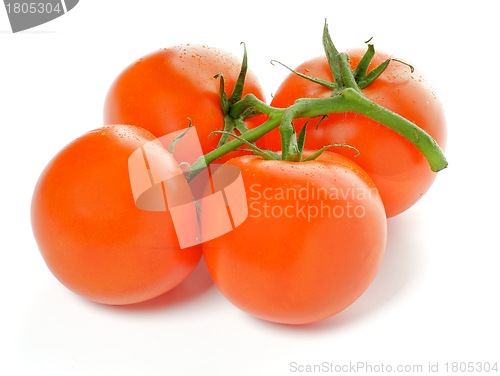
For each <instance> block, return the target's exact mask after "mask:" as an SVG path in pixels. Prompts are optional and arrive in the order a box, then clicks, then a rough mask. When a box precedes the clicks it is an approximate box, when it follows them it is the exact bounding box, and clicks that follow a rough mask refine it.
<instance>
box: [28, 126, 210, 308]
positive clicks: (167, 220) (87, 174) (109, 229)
mask: <svg viewBox="0 0 500 376" xmlns="http://www.w3.org/2000/svg"><path fill="white" fill-rule="evenodd" d="M152 140H156V138H155V137H154V136H153V135H152V134H151V133H150V132H148V131H146V130H144V129H141V128H138V127H134V126H126V125H124V126H111V127H104V128H100V129H97V130H94V131H91V132H88V133H86V134H84V135H83V136H81V137H79V138H77V139H76V140H74V141H72V142H71V143H69V144H68V145H67V146H66V147H64V148H63V149H62V150H61V151H60V152H59V153H58V154H57V155H56V156H55V157H54V158H53V159H52V160H51V161H50V162H49V164H48V165H47V166H46V167H45V169H44V170H43V172H42V174H41V176H40V178H39V180H38V182H37V184H36V187H35V190H34V193H33V198H32V204H31V223H32V228H33V233H34V236H35V239H36V242H37V244H38V247H39V250H40V252H41V255H42V256H43V258H44V260H45V262H46V264H47V266H48V268H49V269H50V271H51V272H52V273H53V274H54V276H55V277H56V278H57V279H58V280H59V281H60V282H61V283H62V284H63V285H65V286H66V287H67V288H69V289H70V290H72V291H73V292H75V293H77V294H79V295H81V296H83V297H85V298H87V299H90V300H92V301H95V302H100V303H106V304H130V303H136V302H140V301H144V300H147V299H150V298H153V297H155V296H158V295H160V294H162V293H164V292H166V291H168V290H170V289H172V288H173V287H175V286H176V285H178V284H179V283H181V282H182V281H183V280H184V279H185V278H186V277H187V276H188V275H189V274H190V273H191V272H192V271H193V270H194V268H195V267H196V265H197V264H198V262H199V260H200V258H201V246H200V245H198V246H194V247H191V248H185V249H180V248H179V242H178V240H177V236H176V232H175V229H174V226H173V223H172V218H171V215H170V213H169V212H168V211H145V210H141V209H139V208H138V207H137V206H136V203H135V201H134V197H133V193H132V188H131V181H130V177H129V167H128V160H129V157H130V155H131V154H132V153H133V152H134V151H135V150H137V149H138V148H140V147H141V146H143V147H144V149H146V148H148V150H151V152H152V153H154V156H155V158H157V159H158V161H159V162H161V163H162V164H163V166H164V168H165V169H166V170H170V171H175V170H176V168H177V167H176V166H177V162H176V161H175V160H174V159H173V157H172V156H171V155H170V154H169V153H168V152H167V151H166V150H165V149H164V148H163V147H162V146H161V145H160V144H159V143H158V141H154V142H153V143H150V141H152ZM146 144H147V145H146ZM144 145H146V146H144ZM150 163H151V162H150ZM184 188H185V187H180V188H179V189H184ZM188 189H189V188H188Z"/></svg>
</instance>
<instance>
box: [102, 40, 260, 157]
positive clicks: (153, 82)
mask: <svg viewBox="0 0 500 376" xmlns="http://www.w3.org/2000/svg"><path fill="white" fill-rule="evenodd" d="M240 65H241V62H240V60H239V59H237V58H236V57H235V56H233V55H232V54H230V53H228V52H225V51H222V50H220V49H217V48H213V47H208V46H200V45H189V44H188V45H179V46H174V47H170V48H165V49H160V50H158V51H155V52H152V53H150V54H148V55H146V56H144V57H143V58H141V59H138V60H137V61H135V62H133V63H132V64H130V65H129V66H128V67H126V68H125V69H124V70H123V71H122V72H121V73H120V74H119V75H118V77H117V78H116V79H115V80H114V82H113V83H112V85H111V87H110V88H109V91H108V93H107V96H106V100H105V104H104V124H108V125H111V124H132V125H136V126H139V127H142V128H144V129H147V130H149V131H150V132H151V133H153V135H155V136H156V137H160V136H163V135H165V134H168V133H171V132H174V131H177V130H180V129H184V128H187V126H188V124H189V121H188V118H190V119H191V120H192V125H193V126H195V127H196V131H197V132H198V136H199V138H200V141H201V144H202V149H203V152H204V153H205V154H206V153H208V152H210V151H212V150H213V149H215V148H216V147H217V144H218V142H219V138H220V135H212V136H211V137H210V138H208V136H209V134H210V133H211V132H213V131H215V130H223V128H224V116H223V113H222V110H221V104H220V100H219V85H220V79H219V78H214V76H215V75H216V74H217V73H222V74H223V76H224V81H225V88H226V93H227V94H228V96H229V95H230V94H231V93H232V90H233V87H234V84H235V82H236V80H237V78H238V75H239V72H240ZM248 93H253V94H254V95H256V96H257V97H258V98H259V99H261V100H263V101H265V97H264V94H263V91H262V89H261V86H260V84H259V82H258V80H257V78H256V76H255V75H254V74H253V73H252V72H251V71H250V70H248V71H247V76H246V79H245V85H244V91H243V96H244V95H246V94H248ZM264 120H265V115H261V116H257V117H254V118H251V119H248V120H247V121H246V122H245V123H246V125H247V126H248V127H249V128H253V127H255V126H257V125H259V124H261V123H262V122H263V121H264ZM241 154H242V152H236V153H233V155H232V156H237V155H241ZM176 157H177V154H176ZM229 158H230V157H224V158H221V160H222V161H224V160H227V159H229ZM177 159H178V160H179V161H180V160H181V159H182V156H181V157H180V158H179V157H177ZM182 160H184V159H182ZM193 162H194V161H193Z"/></svg>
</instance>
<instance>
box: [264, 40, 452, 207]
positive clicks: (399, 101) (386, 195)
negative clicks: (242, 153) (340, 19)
mask: <svg viewBox="0 0 500 376" xmlns="http://www.w3.org/2000/svg"><path fill="white" fill-rule="evenodd" d="M364 52H365V50H363V49H353V50H349V51H347V53H348V55H349V57H350V64H351V67H352V68H353V69H354V68H355V67H356V66H357V65H358V63H359V61H360V59H361V57H362V56H363V54H364ZM392 57H393V56H392V55H389V54H386V53H383V52H376V54H375V57H374V58H373V60H372V63H371V64H370V67H369V69H368V70H369V71H370V70H371V69H373V68H374V67H376V66H378V65H379V64H380V63H382V62H383V61H385V60H386V59H388V58H392ZM296 70H297V71H298V72H301V73H304V74H307V75H309V76H313V77H317V78H321V79H324V80H329V81H333V78H332V74H331V72H330V69H329V66H328V62H327V60H326V58H325V57H318V58H315V59H311V60H309V61H306V62H305V63H303V64H302V65H300V66H299V67H298V68H296ZM362 92H363V94H364V95H365V96H366V97H368V98H369V99H370V100H372V101H373V102H375V103H378V104H380V105H382V106H384V107H386V108H388V109H389V110H391V111H394V112H395V113H397V114H399V115H401V116H403V117H405V118H407V119H408V120H410V121H412V122H414V123H415V124H416V125H418V126H419V127H420V128H422V129H423V130H425V131H426V132H427V133H429V134H430V135H431V136H432V137H433V138H434V139H435V140H436V141H437V143H438V144H439V145H440V147H441V148H442V149H444V148H445V146H446V120H445V116H444V111H443V107H442V105H441V103H440V102H439V100H438V98H437V96H436V94H435V93H434V92H433V90H432V89H431V87H430V86H429V85H428V83H427V82H426V81H425V79H424V78H423V77H422V75H421V74H420V73H419V72H418V71H415V72H414V73H411V72H410V68H409V67H408V66H406V65H404V64H401V63H398V62H395V61H392V62H391V63H390V64H389V67H388V68H387V69H386V70H385V71H384V72H383V73H382V75H381V76H380V77H379V78H377V79H376V80H375V82H373V83H372V84H371V85H370V86H368V87H367V88H365V89H363V91H362ZM330 93H331V91H330V90H329V89H327V88H325V87H323V86H321V85H319V84H316V83H313V82H310V81H308V80H306V79H304V78H301V77H299V76H297V75H295V74H290V75H289V76H288V77H287V78H286V79H285V80H284V81H283V82H282V84H281V85H280V87H279V88H278V90H277V91H276V94H275V95H274V97H273V100H272V103H271V105H272V106H275V107H283V108H284V107H288V106H290V105H292V104H293V102H294V101H295V100H296V99H298V98H325V97H329V96H330ZM306 120H307V119H297V120H296V121H294V124H295V126H296V127H297V128H298V129H300V128H301V127H302V125H303V124H304V123H305V121H306ZM317 123H318V119H313V120H312V121H311V122H310V126H309V127H308V129H307V139H306V146H307V147H308V148H310V149H319V148H321V147H322V146H325V145H328V144H331V143H345V144H348V145H351V146H354V147H355V148H357V149H358V150H359V152H360V154H359V156H358V157H356V158H354V155H355V154H356V152H355V151H353V150H352V149H348V148H341V149H339V150H336V152H338V153H340V154H343V155H345V156H347V157H349V158H352V159H353V160H354V161H355V162H356V163H357V164H359V165H360V166H361V167H362V168H363V169H364V170H365V171H366V172H367V173H368V175H369V176H370V177H371V178H372V180H373V181H374V182H375V185H376V186H377V188H378V189H379V192H380V195H381V197H382V200H383V202H384V205H385V209H386V213H387V217H393V216H395V215H397V214H399V213H402V212H403V211H405V210H407V209H408V208H410V207H411V206H412V205H413V204H415V203H416V202H417V201H418V200H419V199H420V198H421V197H422V196H423V195H424V194H425V193H426V192H427V191H428V189H429V188H430V186H431V185H432V183H433V181H434V179H435V178H436V173H435V172H432V171H431V169H430V168H429V165H428V163H427V161H426V159H425V158H424V156H423V155H422V154H421V153H420V151H419V150H418V149H417V148H416V147H415V146H414V145H413V144H411V143H410V142H409V141H408V140H406V139H404V138H403V137H402V136H400V135H398V134H397V133H396V132H394V131H392V130H390V129H388V128H386V127H385V126H383V125H380V124H378V123H377V122H375V121H373V120H370V119H368V118H366V117H365V116H363V115H359V114H355V113H340V114H329V115H328V118H327V119H325V120H324V121H322V122H321V124H320V126H319V127H318V129H317V130H316V125H317ZM280 142H281V141H280V135H279V132H278V130H274V131H272V132H271V133H269V134H268V135H266V136H265V137H264V143H265V147H267V148H268V149H271V150H273V149H278V148H280V145H281V143H280Z"/></svg>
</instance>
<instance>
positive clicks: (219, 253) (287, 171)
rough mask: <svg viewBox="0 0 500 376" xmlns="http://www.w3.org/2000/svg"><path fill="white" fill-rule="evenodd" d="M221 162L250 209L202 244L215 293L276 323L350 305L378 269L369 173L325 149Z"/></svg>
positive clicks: (378, 206)
mask: <svg viewBox="0 0 500 376" xmlns="http://www.w3.org/2000/svg"><path fill="white" fill-rule="evenodd" d="M226 164H231V165H234V166H237V167H238V168H239V169H240V171H241V174H242V177H243V182H244V187H245V191H246V197H247V204H248V217H247V218H246V220H245V221H244V222H243V223H242V224H241V225H240V226H238V227H236V228H235V229H234V230H233V231H230V232H228V233H226V234H225V235H223V236H222V237H219V238H216V239H214V240H211V241H209V242H206V243H203V253H204V257H205V260H206V262H207V266H208V269H209V271H210V274H211V275H212V278H213V280H214V282H215V284H216V285H217V287H218V288H219V289H220V291H221V292H222V294H223V295H224V296H225V297H226V298H227V299H228V300H229V301H230V302H232V303H233V304H234V305H235V306H236V307H238V308H240V309H242V310H243V311H245V312H247V313H249V314H251V315H254V316H256V317H259V318H261V319H264V320H268V321H272V322H276V323H282V324H306V323H312V322H315V321H319V320H322V319H325V318H327V317H330V316H332V315H335V314H336V313H338V312H340V311H342V310H343V309H345V308H346V307H348V306H349V305H350V304H352V303H353V302H354V301H355V300H356V299H357V298H358V297H359V296H360V295H361V294H362V293H363V292H364V291H365V290H366V288H367V287H368V286H369V285H370V283H371V282H372V280H373V279H374V277H375V275H376V274H377V271H378V269H379V267H380V264H381V261H382V258H383V255H384V250H385V244H386V216H385V211H384V207H383V205H382V201H381V200H380V197H379V196H378V194H377V192H376V188H375V186H374V184H373V182H372V181H371V179H370V178H369V177H368V175H367V174H366V173H365V172H364V171H363V170H362V169H361V168H360V167H359V166H358V165H356V164H355V163H354V162H352V161H351V160H349V159H348V158H346V157H344V156H341V155H338V154H334V153H328V152H325V153H324V154H323V155H322V156H321V157H319V158H318V159H317V160H315V161H310V162H301V163H296V162H283V161H266V160H263V159H261V158H260V157H256V156H243V157H239V158H234V159H231V160H229V161H228V162H226ZM220 171H222V168H221V169H219V170H217V171H216V172H215V173H214V178H215V177H216V176H217V174H218V173H219V172H220ZM231 210H233V209H231ZM208 213H210V211H208ZM205 214H206V211H205V208H204V207H203V205H202V223H206V222H211V223H215V222H217V221H218V220H222V219H217V218H213V217H212V216H211V215H207V216H205Z"/></svg>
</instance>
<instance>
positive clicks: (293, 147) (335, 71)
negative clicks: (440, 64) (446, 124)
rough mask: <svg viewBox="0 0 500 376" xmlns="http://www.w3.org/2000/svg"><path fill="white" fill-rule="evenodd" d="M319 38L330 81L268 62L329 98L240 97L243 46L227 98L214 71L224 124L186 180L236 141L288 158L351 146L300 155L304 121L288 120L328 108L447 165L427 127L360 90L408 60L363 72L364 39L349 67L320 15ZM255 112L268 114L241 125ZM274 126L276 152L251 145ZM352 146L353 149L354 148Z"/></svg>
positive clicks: (437, 165)
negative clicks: (361, 119) (278, 103)
mask: <svg viewBox="0 0 500 376" xmlns="http://www.w3.org/2000/svg"><path fill="white" fill-rule="evenodd" d="M322 41H323V47H324V50H325V55H326V58H327V60H328V64H329V67H330V70H331V72H332V76H333V82H329V81H326V80H322V79H318V78H314V77H310V76H307V75H305V74H302V73H299V72H296V71H294V70H293V69H290V68H288V67H287V66H286V65H284V64H282V63H279V62H277V61H275V60H272V61H271V63H275V62H276V63H278V64H281V65H282V66H284V67H285V68H287V69H289V70H290V71H292V72H294V73H295V74H297V75H298V76H300V77H302V78H304V79H307V80H310V81H313V82H315V83H317V84H320V85H323V86H324V87H326V88H328V89H329V90H331V95H330V97H329V98H302V99H298V100H296V101H295V103H294V104H293V105H291V106H290V107H288V108H275V107H271V106H269V105H268V104H266V103H264V102H263V101H261V100H259V99H258V98H257V97H256V96H255V95H253V94H247V95H246V96H245V97H243V98H242V94H243V85H244V81H245V75H246V71H247V54H246V48H245V49H244V57H243V63H242V67H241V72H240V75H239V77H238V80H237V82H236V84H235V87H234V89H233V92H232V93H231V96H230V97H229V98H228V97H227V94H226V92H225V87H224V77H222V75H221V74H218V75H217V76H215V77H220V80H221V84H220V90H219V97H220V102H221V108H222V113H223V115H224V129H223V130H222V131H216V132H214V133H220V134H221V138H220V140H219V145H218V147H217V148H216V149H215V150H213V151H211V152H209V153H208V154H206V155H204V156H202V157H200V159H199V160H198V161H197V162H195V163H194V164H193V165H192V166H190V167H191V168H190V169H187V168H186V170H185V171H189V172H188V173H187V174H186V176H187V177H188V180H190V179H192V178H193V177H194V176H196V174H197V173H198V172H199V171H201V170H202V168H204V167H205V166H207V165H209V164H210V163H212V162H214V161H215V160H217V159H219V158H220V157H222V156H223V155H225V154H227V153H229V152H231V151H233V150H235V149H237V148H238V147H240V146H242V145H246V146H248V148H249V149H246V150H251V151H252V152H254V153H255V154H257V155H260V156H261V157H262V158H265V159H269V160H273V159H274V160H283V161H294V162H305V161H309V160H313V159H315V158H317V157H318V156H320V155H321V153H323V152H324V151H325V150H326V149H328V148H329V147H332V146H340V147H349V148H352V149H355V148H354V147H353V146H348V145H343V144H331V145H326V146H324V147H323V148H321V149H320V150H318V151H316V152H315V153H313V154H311V155H310V156H309V157H307V158H303V152H304V145H305V134H306V127H307V123H306V124H305V125H304V127H303V128H302V130H301V131H300V134H299V135H297V133H296V131H295V128H294V126H293V121H294V120H295V119H298V118H313V117H322V118H325V117H327V116H328V114H334V113H345V112H354V113H358V114H361V115H364V116H366V117H368V118H369V119H372V120H374V121H376V122H378V123H379V124H381V125H384V126H386V127H387V128H389V129H391V130H393V131H395V132H396V133H398V134H400V135H401V136H402V137H404V138H406V139H407V140H409V141H410V142H412V143H413V144H414V145H415V146H416V147H417V148H418V149H419V150H420V152H421V153H422V154H423V155H424V157H425V158H426V159H427V161H428V163H429V166H430V168H431V170H432V171H435V172H437V171H440V170H442V169H444V168H446V167H447V165H448V162H447V161H446V158H445V156H444V153H443V151H442V150H441V148H440V147H439V145H438V144H437V143H436V141H435V140H434V139H433V138H432V137H431V136H430V135H429V134H428V133H426V132H425V131H424V130H423V129H421V128H419V127H418V126H417V125H416V124H414V123H412V122H411V121H409V120H408V119H405V118H404V117H402V116H400V115H398V114H396V113H394V112H392V111H390V110H388V109H387V108H385V107H382V106H380V105H378V104H376V103H375V102H372V101H371V100H369V99H368V98H367V97H366V96H365V95H364V94H363V93H362V90H363V89H364V88H366V87H368V86H369V85H371V84H372V83H373V82H374V81H375V80H376V79H377V78H378V77H379V76H380V75H381V74H382V73H383V72H384V70H385V69H386V68H387V67H388V66H389V64H390V63H391V61H397V62H399V63H402V64H405V65H408V66H409V67H410V69H411V71H412V72H413V67H412V66H411V65H409V64H407V63H404V62H402V61H400V60H396V59H387V60H386V61H384V62H383V63H381V64H380V65H379V66H377V67H375V68H374V69H372V70H371V71H370V72H368V67H369V65H370V63H371V61H372V59H373V57H374V55H375V49H374V47H373V45H372V44H369V42H370V41H367V42H366V43H367V44H368V48H367V50H366V52H365V54H364V56H363V57H362V59H361V60H360V62H359V64H358V65H357V67H356V68H355V69H354V70H353V69H351V66H350V64H349V56H348V55H347V54H346V53H343V52H341V53H339V52H338V51H337V49H336V48H335V45H334V44H333V42H332V40H331V37H330V34H329V32H328V25H327V23H326V21H325V25H324V28H323V39H322ZM260 114H266V115H267V116H268V119H267V120H266V121H265V122H264V123H262V124H261V125H259V126H258V127H256V128H253V129H250V130H249V129H247V127H246V126H245V124H244V120H245V119H248V118H250V117H253V116H256V115H260ZM318 126H319V123H318ZM278 127H279V131H280V134H281V141H282V142H281V146H282V150H281V153H276V152H273V151H269V150H261V149H259V148H258V147H257V146H255V144H254V143H255V141H256V140H258V139H259V138H260V137H262V136H264V135H265V134H266V133H268V132H270V131H271V130H273V129H275V128H278ZM235 130H236V131H238V132H239V135H235V134H234V132H235ZM355 150H356V151H357V149H355ZM358 154H359V152H358Z"/></svg>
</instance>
